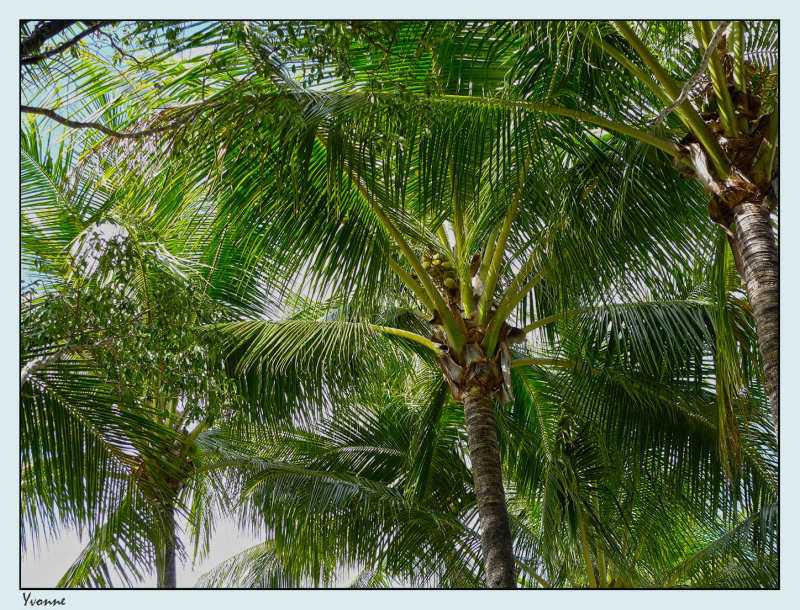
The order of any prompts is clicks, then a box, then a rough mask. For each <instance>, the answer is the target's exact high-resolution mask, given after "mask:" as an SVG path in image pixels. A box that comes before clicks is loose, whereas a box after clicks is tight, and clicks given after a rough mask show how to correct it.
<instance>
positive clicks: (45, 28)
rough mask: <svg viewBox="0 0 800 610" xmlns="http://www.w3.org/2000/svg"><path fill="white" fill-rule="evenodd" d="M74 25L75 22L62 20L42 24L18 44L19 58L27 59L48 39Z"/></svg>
mask: <svg viewBox="0 0 800 610" xmlns="http://www.w3.org/2000/svg"><path fill="white" fill-rule="evenodd" d="M75 23H77V22H76V21H65V20H63V19H57V20H54V21H48V22H46V23H43V24H42V25H40V26H39V27H38V28H36V29H35V30H34V31H33V32H32V33H31V35H30V36H28V37H27V38H26V39H25V40H23V41H21V42H20V43H19V55H20V57H27V56H28V55H30V54H31V53H36V51H38V50H39V49H40V48H41V47H42V45H43V44H44V43H45V42H47V41H48V40H49V39H50V38H52V37H53V36H55V35H56V34H60V33H61V32H63V31H64V30H66V29H67V28H68V27H70V26H72V25H73V24H75Z"/></svg>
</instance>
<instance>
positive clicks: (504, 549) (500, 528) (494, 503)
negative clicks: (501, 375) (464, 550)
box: [464, 389, 517, 589]
mask: <svg viewBox="0 0 800 610" xmlns="http://www.w3.org/2000/svg"><path fill="white" fill-rule="evenodd" d="M464 417H465V419H466V423H467V441H468V444H469V458H470V461H471V462H472V477H473V480H474V481H475V495H476V497H477V500H478V513H479V515H480V519H481V548H482V551H483V565H484V570H485V572H486V585H487V586H488V587H489V588H490V589H513V588H516V586H517V576H516V569H515V565H514V553H513V551H512V548H511V529H510V527H509V521H508V511H507V509H506V498H505V493H504V491H503V477H502V473H501V470H500V451H499V449H498V446H497V431H496V429H495V425H494V407H493V406H492V398H491V395H490V394H488V393H486V392H483V391H480V390H479V389H470V390H468V392H467V394H466V397H465V399H464Z"/></svg>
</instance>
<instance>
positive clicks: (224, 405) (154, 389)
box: [20, 126, 237, 588]
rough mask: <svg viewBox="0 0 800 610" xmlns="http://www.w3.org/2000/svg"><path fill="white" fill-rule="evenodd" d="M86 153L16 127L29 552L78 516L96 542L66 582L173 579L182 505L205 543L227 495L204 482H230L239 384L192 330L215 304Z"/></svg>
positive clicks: (212, 345) (208, 318)
mask: <svg viewBox="0 0 800 610" xmlns="http://www.w3.org/2000/svg"><path fill="white" fill-rule="evenodd" d="M79 151H80V148H79V147H77V148H72V147H70V146H69V145H66V146H62V147H61V150H60V151H58V152H56V151H54V150H52V149H51V148H49V147H47V145H46V144H45V143H44V142H43V141H42V139H41V137H40V134H39V132H38V131H37V130H36V128H35V126H33V127H32V128H31V129H30V130H26V131H24V132H23V139H22V150H21V155H22V232H21V236H22V256H23V274H24V276H25V277H27V278H28V281H29V285H28V286H27V288H26V289H25V290H24V291H23V294H22V306H21V307H22V354H21V356H22V363H21V365H22V371H21V378H20V388H21V397H22V402H21V415H22V417H21V421H22V423H21V435H20V443H21V449H22V451H21V468H22V512H23V535H22V539H23V549H28V550H30V549H32V548H35V547H36V545H37V543H38V541H39V537H40V534H43V535H44V536H45V538H47V537H49V536H51V535H55V534H56V532H57V531H58V530H60V529H61V528H63V527H67V528H73V529H76V530H78V532H80V533H81V535H83V534H88V543H87V545H86V547H85V548H84V550H83V551H82V553H81V554H80V556H79V557H78V558H77V559H76V561H75V562H74V564H73V565H72V566H71V567H70V569H69V570H68V572H67V573H66V574H65V575H64V576H63V578H62V579H61V581H60V582H59V585H60V586H68V587H71V586H87V585H88V586H111V584H112V581H111V580H110V579H111V573H112V572H114V571H116V572H117V574H118V575H119V577H120V578H121V579H122V581H123V582H125V583H127V584H131V582H132V581H131V578H133V579H139V578H141V577H142V576H143V574H144V573H146V572H150V571H152V569H153V568H155V572H156V576H157V584H158V586H159V587H163V588H174V587H175V586H176V560H177V557H178V555H179V554H180V553H182V552H183V550H182V543H181V541H180V539H179V537H178V525H177V521H178V519H179V517H180V516H181V515H183V516H184V517H185V518H187V519H188V523H189V526H190V534H191V537H192V539H193V541H194V542H195V552H197V551H198V550H202V549H201V546H202V545H201V544H200V543H201V541H202V540H203V539H204V538H205V537H207V532H208V530H209V529H210V528H211V527H212V525H211V524H212V523H213V511H214V510H220V509H222V508H224V507H225V506H226V502H225V496H224V495H220V496H219V497H214V495H213V494H210V493H209V490H210V489H218V490H219V491H220V492H222V491H224V489H225V487H224V485H222V484H221V481H224V479H223V478H221V477H220V475H219V474H218V472H217V471H219V470H221V469H224V468H225V467H227V463H228V461H229V459H228V458H227V457H226V454H227V453H228V452H229V451H230V446H231V441H230V440H229V439H228V438H227V437H229V436H231V432H230V431H229V432H227V433H226V430H227V429H228V428H230V422H231V414H232V413H235V411H233V410H232V409H233V407H234V405H235V404H237V403H236V394H235V390H234V387H233V384H232V382H231V381H230V380H229V379H228V378H227V377H226V376H225V374H224V369H223V368H222V361H221V352H220V344H219V342H218V340H215V336H214V333H213V332H209V331H208V330H202V329H199V328H198V327H200V326H202V325H205V324H209V323H213V322H214V321H215V320H216V319H218V317H219V316H220V314H221V312H222V310H221V309H220V307H219V306H218V305H216V304H214V303H212V302H211V301H210V300H209V298H208V295H207V290H206V289H205V288H204V287H203V285H202V284H198V282H197V277H196V276H197V274H196V271H194V270H193V269H192V265H191V264H187V263H189V261H185V260H184V261H182V260H180V259H178V258H176V257H175V256H173V255H172V254H170V253H169V252H168V251H167V250H166V249H165V247H164V241H163V239H159V237H158V236H157V234H156V233H155V231H154V230H153V229H152V227H150V226H148V225H147V224H146V223H145V222H142V221H141V219H139V218H137V217H136V216H135V215H133V214H131V213H130V212H129V211H128V210H126V205H125V199H126V195H125V194H124V193H123V192H122V191H120V190H119V189H117V188H115V185H114V184H113V182H111V183H110V182H108V181H105V182H103V181H100V180H98V179H97V175H96V172H95V171H94V170H95V169H96V168H87V167H82V166H81V165H80V164H76V157H77V156H78V153H79ZM162 229H163V227H162ZM165 237H166V238H167V239H169V234H168V233H167V234H166V235H165ZM215 420H216V423H215ZM234 436H235V435H234ZM215 507H216V508H215ZM208 511H212V513H211V514H207V513H208Z"/></svg>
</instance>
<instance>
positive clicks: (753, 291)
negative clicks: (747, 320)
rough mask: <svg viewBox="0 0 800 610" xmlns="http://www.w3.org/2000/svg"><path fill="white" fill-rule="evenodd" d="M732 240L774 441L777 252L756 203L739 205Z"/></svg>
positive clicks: (776, 411)
mask: <svg viewBox="0 0 800 610" xmlns="http://www.w3.org/2000/svg"><path fill="white" fill-rule="evenodd" d="M734 217H735V219H736V239H737V241H738V247H739V255H740V257H741V261H742V272H743V275H744V280H745V283H746V284H747V295H748V297H749V299H750V305H751V306H752V307H753V317H754V318H755V322H756V335H757V336H758V345H759V349H760V350H761V360H762V362H763V364H764V380H765V382H766V385H767V395H768V396H769V403H770V409H771V410H772V421H773V423H774V425H775V438H778V416H779V413H780V411H779V399H780V387H779V386H780V384H779V367H780V356H779V354H780V343H779V341H780V300H779V299H780V294H779V284H778V248H777V246H776V244H775V236H774V234H773V232H772V222H771V220H770V214H769V211H768V210H767V209H765V208H764V207H763V206H762V205H760V204H758V203H747V202H746V203H743V204H741V205H739V206H737V207H736V209H735V210H734Z"/></svg>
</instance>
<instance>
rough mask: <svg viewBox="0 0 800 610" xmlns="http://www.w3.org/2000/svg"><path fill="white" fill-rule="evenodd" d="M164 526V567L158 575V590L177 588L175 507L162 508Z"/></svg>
mask: <svg viewBox="0 0 800 610" xmlns="http://www.w3.org/2000/svg"><path fill="white" fill-rule="evenodd" d="M163 518H164V525H165V527H166V528H167V532H166V534H167V535H166V537H165V541H164V567H163V571H161V573H159V574H158V588H159V589H175V588H176V587H177V579H176V570H175V553H176V548H175V507H174V506H173V505H172V504H168V505H167V506H165V507H164V508H163Z"/></svg>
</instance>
